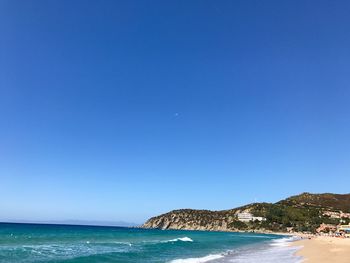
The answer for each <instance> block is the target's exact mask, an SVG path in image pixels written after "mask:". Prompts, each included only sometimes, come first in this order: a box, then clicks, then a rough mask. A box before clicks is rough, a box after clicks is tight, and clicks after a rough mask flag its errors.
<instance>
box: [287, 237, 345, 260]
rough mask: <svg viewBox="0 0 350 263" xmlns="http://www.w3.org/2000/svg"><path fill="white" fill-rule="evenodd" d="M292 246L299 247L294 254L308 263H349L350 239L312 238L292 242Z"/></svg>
mask: <svg viewBox="0 0 350 263" xmlns="http://www.w3.org/2000/svg"><path fill="white" fill-rule="evenodd" d="M292 246H294V247H300V249H298V251H297V252H296V253H295V255H296V256H299V257H300V256H301V257H302V258H303V260H302V262H308V263H329V262H334V263H349V262H350V261H349V260H350V239H349V238H336V237H327V236H314V237H310V238H303V239H301V240H297V241H294V242H292Z"/></svg>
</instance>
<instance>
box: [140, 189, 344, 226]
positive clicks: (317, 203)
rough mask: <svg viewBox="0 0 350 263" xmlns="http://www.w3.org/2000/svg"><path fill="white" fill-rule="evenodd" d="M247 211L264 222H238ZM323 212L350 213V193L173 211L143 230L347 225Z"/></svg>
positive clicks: (300, 196) (151, 221)
mask: <svg viewBox="0 0 350 263" xmlns="http://www.w3.org/2000/svg"><path fill="white" fill-rule="evenodd" d="M240 211H249V212H250V213H251V214H253V215H254V216H257V217H264V218H265V220H263V221H258V220H255V221H250V222H241V221H239V220H238V219H237V213H238V212H240ZM324 211H337V212H339V211H342V212H345V213H350V194H343V195H339V194H329V193H327V194H310V193H303V194H300V195H297V196H292V197H290V198H287V199H285V200H281V201H279V202H277V203H274V204H271V203H254V204H249V205H246V206H243V207H239V208H235V209H231V210H223V211H209V210H192V209H182V210H174V211H171V212H169V213H166V214H163V215H160V216H157V217H154V218H151V219H150V220H148V221H147V222H146V223H145V225H144V226H145V227H157V228H175V229H206V227H207V229H210V230H215V229H216V230H247V231H264V230H265V231H266V230H268V231H281V232H285V231H296V232H315V230H316V229H317V228H318V227H319V226H320V224H322V223H324V224H332V225H337V224H339V223H349V221H350V219H349V218H331V217H330V216H327V215H325V214H324Z"/></svg>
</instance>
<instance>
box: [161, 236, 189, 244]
mask: <svg viewBox="0 0 350 263" xmlns="http://www.w3.org/2000/svg"><path fill="white" fill-rule="evenodd" d="M177 241H182V242H193V240H192V239H191V238H189V237H178V238H174V239H170V240H167V241H163V243H169V242H177Z"/></svg>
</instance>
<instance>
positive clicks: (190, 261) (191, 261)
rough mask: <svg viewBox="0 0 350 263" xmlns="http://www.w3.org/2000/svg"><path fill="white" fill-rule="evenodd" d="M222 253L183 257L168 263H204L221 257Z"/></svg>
mask: <svg viewBox="0 0 350 263" xmlns="http://www.w3.org/2000/svg"><path fill="white" fill-rule="evenodd" d="M223 257H224V256H223V255H219V254H217V255H208V256H205V257H201V258H184V259H175V260H172V261H170V262H169V263H204V262H209V261H212V260H216V259H220V258H223Z"/></svg>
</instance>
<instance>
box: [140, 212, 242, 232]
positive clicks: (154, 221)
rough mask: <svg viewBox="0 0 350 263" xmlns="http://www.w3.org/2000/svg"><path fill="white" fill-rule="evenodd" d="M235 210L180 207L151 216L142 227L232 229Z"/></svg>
mask: <svg viewBox="0 0 350 263" xmlns="http://www.w3.org/2000/svg"><path fill="white" fill-rule="evenodd" d="M239 211H240V210H239V209H236V210H224V211H209V210H192V209H182V210H174V211H171V212H169V213H166V214H163V215H160V216H156V217H152V218H151V219H149V220H148V221H147V222H146V223H144V224H143V226H142V227H144V228H158V229H187V230H211V231H233V230H238V228H236V226H235V224H236V223H237V221H238V220H237V215H236V214H237V213H238V212H239Z"/></svg>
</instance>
